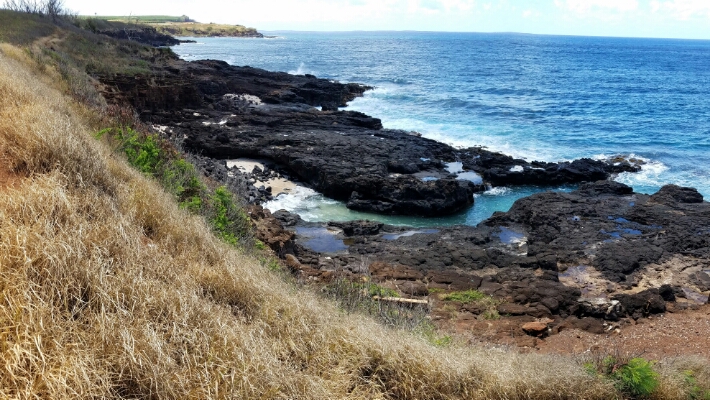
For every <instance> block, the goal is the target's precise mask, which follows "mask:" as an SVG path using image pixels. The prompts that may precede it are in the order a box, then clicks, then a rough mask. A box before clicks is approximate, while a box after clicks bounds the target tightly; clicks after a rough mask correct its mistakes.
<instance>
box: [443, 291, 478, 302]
mask: <svg viewBox="0 0 710 400" xmlns="http://www.w3.org/2000/svg"><path fill="white" fill-rule="evenodd" d="M486 297H487V296H486V295H485V294H484V293H481V292H479V291H478V290H474V289H470V290H466V291H463V292H451V293H449V294H446V295H444V297H443V300H444V301H460V302H461V303H464V304H466V303H473V302H474V301H478V300H482V299H484V298H486Z"/></svg>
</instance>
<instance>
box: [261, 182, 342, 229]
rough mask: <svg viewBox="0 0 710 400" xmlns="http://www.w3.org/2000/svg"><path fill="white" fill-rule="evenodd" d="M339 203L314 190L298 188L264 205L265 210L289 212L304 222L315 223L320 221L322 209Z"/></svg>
mask: <svg viewBox="0 0 710 400" xmlns="http://www.w3.org/2000/svg"><path fill="white" fill-rule="evenodd" d="M339 203H340V202H338V201H336V200H332V199H329V198H327V197H325V196H323V195H322V194H320V193H318V192H316V191H315V190H313V189H310V188H307V187H304V186H296V188H295V189H293V190H292V191H291V192H290V193H288V194H281V195H279V196H277V197H276V198H275V199H273V200H271V201H269V202H266V203H264V208H266V209H268V210H269V211H271V212H275V211H278V210H287V211H290V212H294V213H297V214H299V215H300V216H301V218H303V220H304V221H315V220H318V218H319V216H320V214H321V208H322V207H324V206H333V205H337V204H339Z"/></svg>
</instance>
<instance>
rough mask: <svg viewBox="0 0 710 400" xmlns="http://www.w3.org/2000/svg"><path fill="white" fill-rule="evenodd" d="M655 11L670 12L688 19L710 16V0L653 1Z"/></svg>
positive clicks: (672, 14) (652, 8)
mask: <svg viewBox="0 0 710 400" xmlns="http://www.w3.org/2000/svg"><path fill="white" fill-rule="evenodd" d="M651 11H652V12H654V13H662V14H670V15H671V16H673V17H674V18H676V19H680V20H687V19H690V18H692V17H696V16H702V17H707V18H710V1H708V0H673V1H658V0H654V1H652V2H651Z"/></svg>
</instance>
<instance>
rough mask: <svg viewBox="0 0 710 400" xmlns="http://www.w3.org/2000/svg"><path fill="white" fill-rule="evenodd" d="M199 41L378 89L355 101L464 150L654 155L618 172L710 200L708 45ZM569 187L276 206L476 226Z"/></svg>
mask: <svg viewBox="0 0 710 400" xmlns="http://www.w3.org/2000/svg"><path fill="white" fill-rule="evenodd" d="M271 34H273V35H276V36H277V38H274V39H241V38H197V39H196V40H197V41H198V43H197V44H183V45H180V46H176V47H174V48H173V49H174V50H175V52H176V53H177V54H178V55H180V56H181V57H182V58H184V59H187V60H195V59H205V58H211V59H220V60H224V61H227V62H229V63H230V64H233V65H250V66H253V67H260V68H265V69H268V70H274V71H287V72H290V73H294V74H303V73H310V74H313V75H316V76H318V77H321V78H328V79H335V80H339V81H341V82H359V83H364V84H367V85H371V86H374V87H375V89H374V90H372V91H369V92H367V93H366V95H365V96H364V97H363V98H359V99H356V100H355V101H353V102H351V104H350V106H349V107H348V109H352V110H358V111H362V112H365V113H367V114H370V115H372V116H375V117H377V118H380V119H382V121H383V124H384V126H385V127H387V128H399V129H407V130H414V131H418V132H420V133H422V134H423V135H424V136H426V137H430V138H433V139H437V140H440V141H443V142H446V143H451V144H453V145H457V146H471V145H484V146H487V147H488V148H490V149H493V150H499V151H502V152H504V153H507V154H511V155H513V156H518V157H523V158H526V159H528V160H545V161H559V160H569V159H573V158H579V157H606V156H612V155H625V156H633V157H640V158H642V159H644V160H646V164H645V165H644V168H643V171H642V172H641V173H639V174H622V175H620V176H618V177H617V178H616V179H617V180H618V181H621V182H624V183H627V184H629V185H631V186H633V188H634V190H636V191H638V192H643V193H653V192H655V191H656V190H657V189H658V188H660V187H661V186H662V185H664V184H667V183H675V184H678V185H683V186H692V187H695V188H697V189H698V190H699V191H700V192H701V193H702V194H703V195H704V196H705V197H706V199H710V41H696V40H668V39H631V38H598V37H569V36H540V35H524V34H480V33H424V32H348V33H307V32H275V33H271ZM570 189H571V188H569V187H567V188H540V187H525V188H495V189H493V190H492V191H489V192H486V193H484V194H482V195H479V196H477V198H476V205H475V206H474V207H473V209H471V210H469V211H468V212H466V213H462V214H460V215H455V216H451V217H447V218H442V219H418V218H402V217H381V216H378V217H375V216H373V215H365V214H362V213H355V212H352V211H349V210H347V209H345V207H344V206H343V205H342V204H340V203H338V202H334V201H331V200H328V199H324V198H323V197H322V196H318V195H317V194H315V193H314V192H312V191H309V190H305V189H304V190H299V191H298V193H296V194H294V195H289V196H287V197H283V198H280V199H279V200H278V201H277V202H276V203H274V204H271V206H272V207H274V208H280V207H286V208H289V209H291V210H295V211H297V212H299V213H300V214H301V215H302V216H305V218H307V219H311V220H322V219H352V218H363V217H366V218H371V219H372V218H376V219H380V220H384V221H386V222H390V223H407V224H411V225H418V226H425V225H436V224H441V223H445V224H450V223H466V224H476V223H478V222H480V221H481V220H482V219H485V218H487V217H489V216H490V215H491V213H492V212H493V211H495V210H507V209H508V208H509V207H510V205H511V204H512V203H513V202H514V201H515V200H516V199H517V198H520V197H522V196H525V195H528V194H531V193H534V192H537V191H541V190H570Z"/></svg>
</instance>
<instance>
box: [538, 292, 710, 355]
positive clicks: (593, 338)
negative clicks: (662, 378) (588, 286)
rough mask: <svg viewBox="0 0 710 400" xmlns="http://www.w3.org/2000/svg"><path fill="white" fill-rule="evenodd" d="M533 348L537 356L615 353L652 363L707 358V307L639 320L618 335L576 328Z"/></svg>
mask: <svg viewBox="0 0 710 400" xmlns="http://www.w3.org/2000/svg"><path fill="white" fill-rule="evenodd" d="M536 347H537V349H538V351H539V352H541V353H558V354H580V353H585V352H594V351H606V352H616V351H619V352H620V353H622V354H633V355H639V356H640V355H643V357H645V358H647V359H654V360H659V359H663V358H665V357H674V356H688V355H698V356H703V357H706V358H710V305H705V306H703V307H701V308H700V309H698V310H692V311H691V310H688V311H683V312H677V313H666V314H662V315H658V316H654V317H650V318H645V319H640V320H638V321H637V322H636V324H635V325H627V326H625V327H623V328H621V329H620V331H619V332H618V333H616V332H614V331H612V332H611V333H609V334H601V335H597V334H593V333H589V332H583V331H580V330H578V329H571V330H564V331H562V332H560V333H559V334H557V335H554V336H550V337H549V338H546V339H544V340H539V341H538V342H537V346H536Z"/></svg>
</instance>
